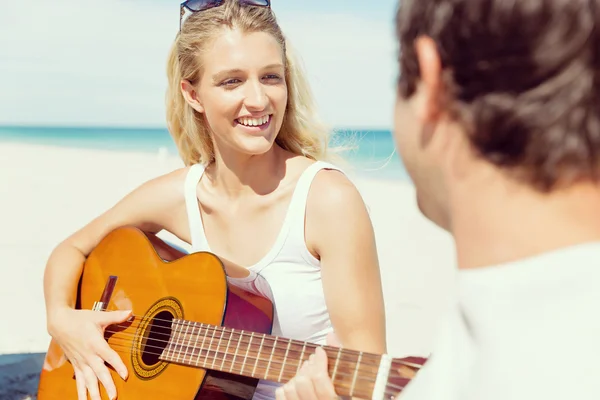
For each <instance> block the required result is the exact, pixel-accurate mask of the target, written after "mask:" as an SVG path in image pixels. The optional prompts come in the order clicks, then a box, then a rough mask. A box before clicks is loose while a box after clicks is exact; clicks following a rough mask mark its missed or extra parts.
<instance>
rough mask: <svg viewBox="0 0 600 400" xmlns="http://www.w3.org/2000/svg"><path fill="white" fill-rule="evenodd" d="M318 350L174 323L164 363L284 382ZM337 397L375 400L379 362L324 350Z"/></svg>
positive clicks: (333, 349)
mask: <svg viewBox="0 0 600 400" xmlns="http://www.w3.org/2000/svg"><path fill="white" fill-rule="evenodd" d="M316 347H317V345H315V344H312V343H307V342H301V341H297V340H291V339H284V338H280V337H276V336H270V335H264V334H258V333H254V332H249V331H241V330H234V329H230V328H224V327H220V326H214V325H206V324H201V323H196V322H191V321H183V320H173V324H172V332H171V337H170V340H169V343H168V345H167V347H166V348H165V350H164V351H163V354H162V355H161V357H160V358H161V359H162V360H165V361H169V362H173V363H179V364H184V365H189V366H196V367H201V368H205V369H211V370H217V371H223V372H230V373H233V374H236V375H242V376H249V377H253V378H259V379H266V380H269V381H275V382H286V381H288V380H289V379H291V378H292V377H294V375H296V373H297V372H298V371H299V370H300V368H301V366H302V362H303V361H305V360H307V359H308V357H309V356H310V355H311V354H313V353H314V351H315V348H316ZM323 349H324V350H325V351H326V353H327V355H328V358H329V360H330V362H329V366H328V367H329V374H330V376H331V377H332V380H333V382H334V386H335V387H336V391H337V393H338V394H339V395H342V396H356V397H361V398H371V395H372V393H373V389H374V386H375V382H376V378H377V373H378V371H379V366H380V362H381V356H380V355H375V354H368V353H363V352H359V351H354V350H348V349H341V348H337V347H330V346H323Z"/></svg>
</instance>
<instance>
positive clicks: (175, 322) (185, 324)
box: [109, 315, 424, 369]
mask: <svg viewBox="0 0 600 400" xmlns="http://www.w3.org/2000/svg"><path fill="white" fill-rule="evenodd" d="M134 316H135V315H134ZM139 320H140V321H139V323H138V325H137V326H136V325H135V323H133V322H132V324H131V325H121V323H119V324H113V325H109V326H118V327H121V328H126V329H127V328H130V327H135V328H138V327H139V326H140V324H141V322H142V321H146V320H153V321H161V322H168V323H169V324H171V323H172V324H173V325H177V326H179V327H185V328H190V327H191V328H192V329H194V328H199V329H200V331H201V330H202V329H204V330H206V331H207V333H208V332H209V331H213V330H214V331H219V330H220V331H221V332H223V333H230V334H231V335H233V334H236V333H237V334H239V335H240V339H241V338H242V337H248V336H249V335H255V336H256V337H257V338H264V339H265V340H267V341H269V342H275V340H277V341H282V342H285V343H287V342H289V343H291V344H294V345H299V346H305V347H308V348H311V349H312V350H313V351H314V349H315V348H316V347H323V348H325V349H329V350H331V351H338V350H339V348H338V347H334V346H318V345H316V344H313V343H310V342H303V341H300V340H295V339H288V338H282V337H276V336H272V335H268V334H264V333H259V332H253V331H246V330H240V329H237V330H236V329H234V328H228V327H223V326H219V325H212V324H204V323H202V322H196V321H188V320H179V319H173V320H166V319H160V318H151V317H141V318H139ZM163 328H167V329H168V327H163ZM110 332H119V331H110ZM179 333H180V334H185V332H179ZM162 335H168V336H169V337H170V334H168V333H163V334H162ZM213 335H214V333H213ZM359 353H361V352H360V351H357V350H352V349H343V353H342V354H341V355H342V356H344V355H347V356H350V355H353V356H356V357H358V355H359ZM361 357H363V358H364V357H369V358H373V357H375V358H377V359H379V358H380V357H381V355H378V354H372V353H364V352H362V356H361ZM405 358H406V359H411V358H414V359H422V360H424V359H423V358H422V357H405ZM394 361H396V362H399V363H401V364H403V365H406V366H408V367H411V368H417V369H419V368H421V365H419V364H418V363H416V362H415V363H411V362H410V361H404V360H403V359H394Z"/></svg>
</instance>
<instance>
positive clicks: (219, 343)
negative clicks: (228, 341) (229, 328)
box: [210, 327, 223, 369]
mask: <svg viewBox="0 0 600 400" xmlns="http://www.w3.org/2000/svg"><path fill="white" fill-rule="evenodd" d="M217 329H218V328H217V327H215V331H216V330H217ZM219 330H220V328H219ZM219 333H220V335H219V341H218V342H217V349H216V350H215V356H214V357H213V362H212V365H211V366H210V368H211V369H214V368H215V361H217V357H218V355H219V348H220V347H221V340H222V339H223V331H222V330H221V331H220V332H219Z"/></svg>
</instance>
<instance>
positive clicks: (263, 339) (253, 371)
mask: <svg viewBox="0 0 600 400" xmlns="http://www.w3.org/2000/svg"><path fill="white" fill-rule="evenodd" d="M264 342H265V335H262V339H261V340H260V347H259V348H258V352H257V353H256V361H255V362H254V369H253V370H252V376H256V375H255V374H256V367H258V361H259V360H260V352H261V351H262V347H263V343H264Z"/></svg>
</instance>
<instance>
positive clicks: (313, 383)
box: [275, 333, 341, 400]
mask: <svg viewBox="0 0 600 400" xmlns="http://www.w3.org/2000/svg"><path fill="white" fill-rule="evenodd" d="M327 345H328V346H335V347H340V346H341V344H340V342H339V340H338V339H337V337H336V336H335V334H334V333H330V334H329V335H327ZM275 396H276V399H277V400H324V399H327V400H332V399H337V398H338V395H337V394H336V393H335V388H334V387H333V382H332V381H331V378H330V377H329V373H328V371H327V353H325V350H323V349H322V348H320V347H317V349H316V350H315V354H312V355H311V356H310V357H309V359H308V361H305V362H304V363H303V364H302V367H300V371H298V373H297V374H296V376H295V377H293V378H292V379H291V380H290V381H288V382H287V383H286V384H285V385H283V386H282V387H280V388H278V389H277V391H276V392H275Z"/></svg>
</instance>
